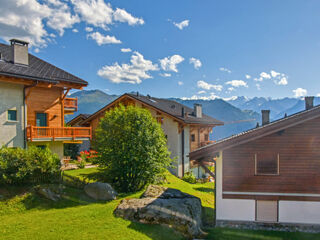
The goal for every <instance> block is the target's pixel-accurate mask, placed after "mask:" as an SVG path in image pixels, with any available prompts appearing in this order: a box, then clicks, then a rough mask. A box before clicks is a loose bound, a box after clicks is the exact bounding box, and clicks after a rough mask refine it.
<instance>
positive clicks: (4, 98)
mask: <svg viewBox="0 0 320 240" xmlns="http://www.w3.org/2000/svg"><path fill="white" fill-rule="evenodd" d="M23 109H24V104H23V85H21V84H13V83H3V82H0V146H2V145H5V146H8V147H22V148H23V147H24V111H23ZM8 110H17V121H14V122H12V121H8V116H7V111H8Z"/></svg>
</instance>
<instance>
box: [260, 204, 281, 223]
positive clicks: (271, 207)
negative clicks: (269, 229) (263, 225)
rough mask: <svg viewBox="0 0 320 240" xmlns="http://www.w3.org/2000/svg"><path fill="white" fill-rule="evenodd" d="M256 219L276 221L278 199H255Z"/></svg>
mask: <svg viewBox="0 0 320 240" xmlns="http://www.w3.org/2000/svg"><path fill="white" fill-rule="evenodd" d="M256 221H260V222H278V201H263V200H257V201H256Z"/></svg>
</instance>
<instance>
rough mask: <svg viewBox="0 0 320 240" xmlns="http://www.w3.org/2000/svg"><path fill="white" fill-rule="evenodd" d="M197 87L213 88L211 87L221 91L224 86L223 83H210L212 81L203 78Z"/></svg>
mask: <svg viewBox="0 0 320 240" xmlns="http://www.w3.org/2000/svg"><path fill="white" fill-rule="evenodd" d="M197 87H198V88H202V89H205V90H211V89H214V90H216V91H219V92H220V91H221V90H222V88H223V86H222V85H214V84H210V83H207V82H205V81H203V80H200V81H198V82H197Z"/></svg>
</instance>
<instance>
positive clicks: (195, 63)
mask: <svg viewBox="0 0 320 240" xmlns="http://www.w3.org/2000/svg"><path fill="white" fill-rule="evenodd" d="M189 63H190V64H193V66H194V68H195V69H199V68H200V67H201V66H202V63H201V61H200V60H199V59H196V58H194V57H192V58H190V59H189Z"/></svg>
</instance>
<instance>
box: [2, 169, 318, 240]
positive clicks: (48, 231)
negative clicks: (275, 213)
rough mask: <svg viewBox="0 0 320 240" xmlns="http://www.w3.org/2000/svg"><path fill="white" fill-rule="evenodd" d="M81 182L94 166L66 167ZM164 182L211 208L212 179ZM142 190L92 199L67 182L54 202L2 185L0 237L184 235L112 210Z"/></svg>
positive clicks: (256, 234) (274, 236)
mask: <svg viewBox="0 0 320 240" xmlns="http://www.w3.org/2000/svg"><path fill="white" fill-rule="evenodd" d="M65 175H66V176H71V178H78V179H80V180H81V181H86V182H87V181H94V179H95V178H96V177H97V176H99V170H98V169H81V170H73V171H67V172H65ZM167 180H168V181H167V183H165V184H164V186H167V187H171V188H176V189H179V190H181V191H183V192H186V193H189V194H192V195H195V196H197V197H199V198H200V199H201V201H202V205H203V206H204V207H206V209H207V210H208V212H212V211H213V208H212V207H213V206H214V195H213V187H214V186H213V184H212V183H205V184H188V183H186V182H184V181H181V180H180V179H178V178H176V177H175V176H173V175H170V174H168V176H167ZM141 193H142V191H141V192H138V193H134V194H129V195H122V196H120V197H119V199H118V200H115V201H111V202H107V203H105V202H96V201H93V200H92V199H90V198H89V197H87V196H86V195H85V194H84V193H83V191H82V190H80V189H77V188H72V187H66V189H65V194H64V197H63V199H62V200H61V201H59V202H52V201H49V200H46V199H43V198H41V197H39V196H38V195H36V194H34V193H32V191H30V189H28V188H21V187H10V188H3V187H2V188H0V195H2V196H4V199H2V200H0V239H1V240H2V239H6V240H11V239H19V240H20V239H35V240H37V239H77V240H80V239H108V240H113V239H129V240H130V239H139V240H140V239H141V240H144V239H154V240H162V239H165V240H171V239H183V237H182V236H181V235H180V234H178V233H176V232H174V231H173V230H172V229H169V228H166V227H163V226H158V225H147V224H140V223H133V222H130V221H126V220H123V219H121V218H115V217H114V216H113V211H114V209H115V208H116V206H117V205H118V204H119V202H120V201H121V199H123V198H137V197H139V196H140V195H141ZM207 231H208V232H209V235H208V238H207V239H230V240H233V239H239V240H242V239H263V240H264V239H270V240H280V239H320V235H319V234H318V235H315V234H306V233H286V232H270V231H269V232H268V231H244V230H234V229H225V228H215V229H207Z"/></svg>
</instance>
